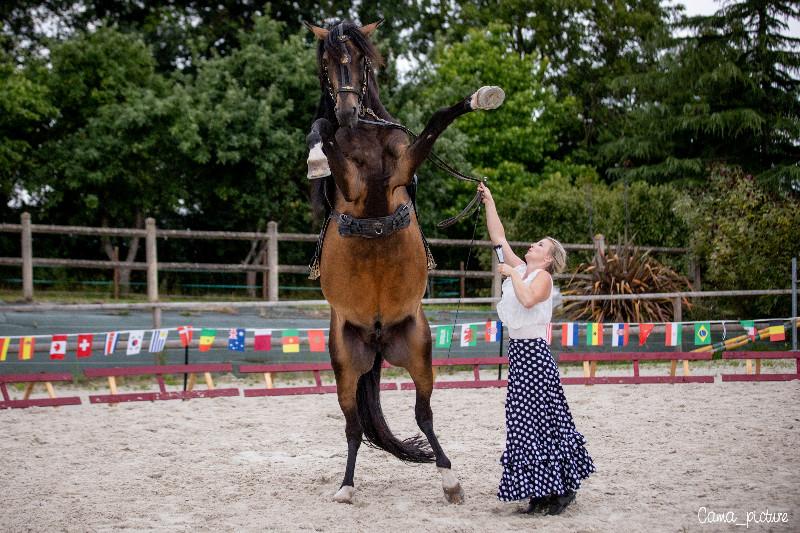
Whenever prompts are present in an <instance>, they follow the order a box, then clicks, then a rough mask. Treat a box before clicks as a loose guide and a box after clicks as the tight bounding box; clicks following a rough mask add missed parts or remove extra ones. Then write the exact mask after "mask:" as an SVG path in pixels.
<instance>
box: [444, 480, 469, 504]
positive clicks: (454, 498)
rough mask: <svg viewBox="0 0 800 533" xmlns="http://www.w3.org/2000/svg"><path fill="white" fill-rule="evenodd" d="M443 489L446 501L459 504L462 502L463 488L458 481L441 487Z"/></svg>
mask: <svg viewBox="0 0 800 533" xmlns="http://www.w3.org/2000/svg"><path fill="white" fill-rule="evenodd" d="M442 490H443V491H444V499H445V500H447V503H453V504H455V505H461V504H462V503H464V489H462V488H461V484H460V483H456V485H455V486H454V487H442Z"/></svg>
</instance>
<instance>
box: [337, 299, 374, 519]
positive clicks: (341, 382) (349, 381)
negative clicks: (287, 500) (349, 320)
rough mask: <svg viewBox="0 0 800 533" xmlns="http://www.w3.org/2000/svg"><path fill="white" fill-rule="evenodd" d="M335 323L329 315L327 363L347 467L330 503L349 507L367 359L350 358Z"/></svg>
mask: <svg viewBox="0 0 800 533" xmlns="http://www.w3.org/2000/svg"><path fill="white" fill-rule="evenodd" d="M338 322H339V320H337V317H336V314H335V312H332V313H331V329H330V339H329V346H330V352H331V363H332V365H333V370H334V374H335V375H336V394H337V396H338V399H339V407H340V408H341V409H342V413H343V414H344V419H345V429H344V433H345V437H346V438H347V466H346V467H345V472H344V479H343V480H342V485H341V486H340V487H339V490H338V491H337V492H336V494H335V495H334V497H333V501H335V502H338V503H353V497H354V496H355V485H354V482H353V477H354V474H355V469H356V457H357V456H358V449H359V448H360V447H361V441H362V438H363V435H364V432H363V430H362V428H361V423H360V422H359V420H358V408H357V405H356V390H357V387H358V379H359V377H360V376H361V374H363V373H364V372H365V371H367V369H369V368H370V366H369V364H368V359H364V358H361V357H358V358H356V357H354V356H355V355H356V354H354V353H353V351H354V350H352V343H348V342H347V340H346V339H345V338H344V337H345V335H343V331H342V326H343V325H342V324H339V323H338ZM356 359H358V360H359V361H364V364H355V363H356Z"/></svg>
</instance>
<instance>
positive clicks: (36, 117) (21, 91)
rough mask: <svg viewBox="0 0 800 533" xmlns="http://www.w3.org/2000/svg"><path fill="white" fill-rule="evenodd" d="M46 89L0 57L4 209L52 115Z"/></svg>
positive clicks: (0, 163) (0, 167)
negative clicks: (44, 126) (42, 130)
mask: <svg viewBox="0 0 800 533" xmlns="http://www.w3.org/2000/svg"><path fill="white" fill-rule="evenodd" d="M56 111H57V110H56V108H55V107H53V105H52V104H51V103H50V100H49V94H48V90H47V87H45V86H43V85H42V84H40V83H37V82H35V81H33V80H32V79H30V77H28V76H27V75H26V72H25V71H24V70H22V69H20V68H18V67H16V66H15V65H14V64H13V63H12V62H11V61H10V58H8V57H7V56H6V55H5V54H3V53H0V201H2V204H1V205H3V206H5V205H6V204H7V203H8V202H9V201H10V200H11V196H12V190H13V188H14V185H15V183H16V182H17V181H18V180H19V179H20V178H21V177H22V176H24V175H26V174H27V173H28V172H30V171H31V162H30V157H31V154H32V153H33V151H34V149H35V145H36V143H37V142H38V140H39V139H40V137H41V133H40V131H41V129H42V128H43V125H44V124H45V123H46V121H47V120H49V119H51V118H52V117H54V116H55V114H56Z"/></svg>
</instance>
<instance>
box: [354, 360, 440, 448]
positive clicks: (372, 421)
mask: <svg viewBox="0 0 800 533" xmlns="http://www.w3.org/2000/svg"><path fill="white" fill-rule="evenodd" d="M382 364H383V355H382V354H381V353H380V351H378V352H377V353H376V354H375V362H374V363H373V365H372V370H370V371H369V372H367V373H366V374H364V375H362V376H361V377H360V378H359V380H358V389H357V392H356V405H357V409H358V420H359V422H360V423H361V429H362V430H363V431H364V441H365V442H366V443H367V445H368V446H372V447H373V448H380V449H382V450H385V451H387V452H389V453H391V454H392V455H394V456H395V457H397V458H398V459H400V460H401V461H405V462H408V463H432V462H433V461H434V459H435V456H434V454H433V452H432V451H431V450H430V448H429V447H428V444H427V442H426V441H425V439H424V438H423V437H422V436H421V435H416V436H414V437H411V438H409V439H405V440H403V441H401V440H399V439H398V438H397V437H395V436H394V435H393V434H392V430H391V429H389V426H388V425H387V424H386V419H385V418H384V417H383V410H382V409H381V398H380V391H381V387H380V385H381V365H382Z"/></svg>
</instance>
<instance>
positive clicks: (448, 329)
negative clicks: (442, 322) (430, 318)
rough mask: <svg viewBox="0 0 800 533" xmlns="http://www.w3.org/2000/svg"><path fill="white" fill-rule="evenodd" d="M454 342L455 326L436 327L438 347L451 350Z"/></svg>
mask: <svg viewBox="0 0 800 533" xmlns="http://www.w3.org/2000/svg"><path fill="white" fill-rule="evenodd" d="M451 342H453V326H437V327H436V347H437V348H449V347H450V343H451Z"/></svg>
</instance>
